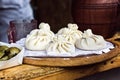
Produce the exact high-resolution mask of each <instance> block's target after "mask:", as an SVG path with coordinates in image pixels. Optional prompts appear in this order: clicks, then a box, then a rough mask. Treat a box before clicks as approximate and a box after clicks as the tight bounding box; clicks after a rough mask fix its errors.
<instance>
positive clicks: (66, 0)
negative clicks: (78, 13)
mask: <svg viewBox="0 0 120 80" xmlns="http://www.w3.org/2000/svg"><path fill="white" fill-rule="evenodd" d="M71 1H72V0H32V1H31V4H32V7H33V10H34V17H35V19H37V20H38V23H40V22H46V23H49V25H50V26H51V30H52V31H54V32H57V31H58V30H59V29H60V28H61V27H65V26H67V24H68V23H70V22H73V19H72V16H71Z"/></svg>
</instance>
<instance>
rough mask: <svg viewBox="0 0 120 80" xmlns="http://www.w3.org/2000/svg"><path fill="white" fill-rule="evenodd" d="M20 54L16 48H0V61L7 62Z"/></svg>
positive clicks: (3, 46)
mask: <svg viewBox="0 0 120 80" xmlns="http://www.w3.org/2000/svg"><path fill="white" fill-rule="evenodd" d="M19 52H20V49H19V48H17V47H8V46H5V45H2V46H0V61H5V60H9V59H10V58H12V57H14V56H15V55H17V54H18V53H19Z"/></svg>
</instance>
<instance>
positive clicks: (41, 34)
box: [25, 23, 54, 50]
mask: <svg viewBox="0 0 120 80" xmlns="http://www.w3.org/2000/svg"><path fill="white" fill-rule="evenodd" d="M39 28H40V29H35V30H32V31H31V32H30V34H28V35H27V37H26V41H25V47H26V48H27V49H29V50H45V49H46V46H47V45H48V44H49V42H50V41H51V40H52V39H53V37H54V33H53V32H52V31H51V30H50V26H49V24H47V23H41V24H40V25H39Z"/></svg>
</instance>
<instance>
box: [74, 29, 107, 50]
mask: <svg viewBox="0 0 120 80" xmlns="http://www.w3.org/2000/svg"><path fill="white" fill-rule="evenodd" d="M75 46H76V47H77V48H79V49H83V50H98V49H103V48H104V47H105V46H106V41H105V40H104V38H103V37H102V36H101V35H95V34H93V33H92V30H91V29H88V30H86V31H84V33H83V36H82V38H79V39H78V40H77V41H76V43H75Z"/></svg>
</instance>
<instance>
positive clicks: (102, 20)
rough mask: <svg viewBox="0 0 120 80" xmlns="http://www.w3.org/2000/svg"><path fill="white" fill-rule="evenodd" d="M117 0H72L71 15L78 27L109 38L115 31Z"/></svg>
mask: <svg viewBox="0 0 120 80" xmlns="http://www.w3.org/2000/svg"><path fill="white" fill-rule="evenodd" d="M117 7H118V0H73V1H72V17H73V20H74V22H75V23H77V24H78V26H79V29H80V30H81V31H84V30H86V29H88V28H90V29H92V30H93V33H95V34H99V35H102V36H104V38H110V37H112V35H113V34H114V33H115V30H116V29H117V28H116V19H117Z"/></svg>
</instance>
